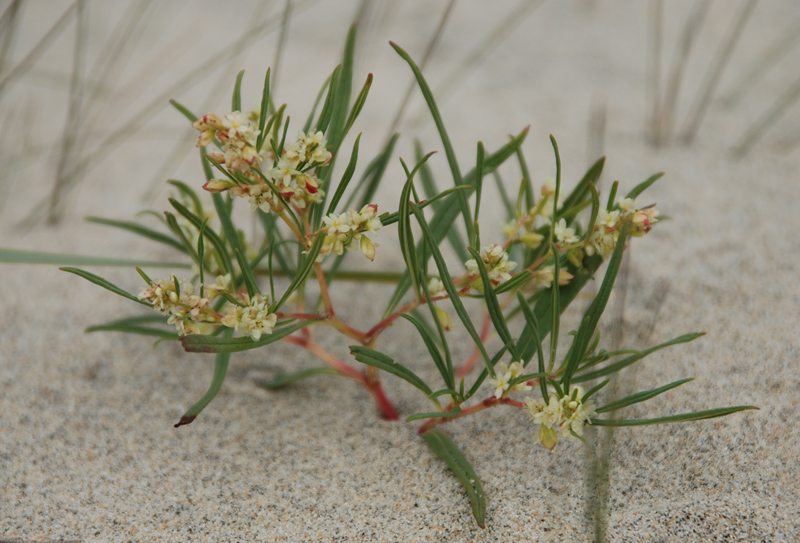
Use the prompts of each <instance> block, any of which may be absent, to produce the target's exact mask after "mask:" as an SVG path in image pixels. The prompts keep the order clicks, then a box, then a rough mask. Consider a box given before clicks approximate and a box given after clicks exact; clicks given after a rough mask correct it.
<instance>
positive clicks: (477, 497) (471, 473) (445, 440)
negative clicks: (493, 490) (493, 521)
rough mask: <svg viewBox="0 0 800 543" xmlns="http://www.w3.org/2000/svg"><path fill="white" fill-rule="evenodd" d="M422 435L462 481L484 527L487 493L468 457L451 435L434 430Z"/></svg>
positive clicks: (476, 514) (481, 525)
mask: <svg viewBox="0 0 800 543" xmlns="http://www.w3.org/2000/svg"><path fill="white" fill-rule="evenodd" d="M422 437H423V438H425V442H426V443H427V444H428V446H429V447H430V448H431V449H432V450H433V452H434V453H436V455H437V456H438V457H439V458H441V459H442V460H444V461H445V463H446V464H447V466H448V467H449V468H450V469H451V470H452V472H453V473H454V474H455V476H456V477H457V478H458V480H459V481H461V484H462V486H463V487H464V490H466V491H467V496H469V501H470V503H471V504H472V514H473V516H474V517H475V520H476V521H477V522H478V526H480V527H481V528H484V527H485V524H486V522H485V520H484V518H485V516H486V495H485V494H484V493H483V486H481V481H480V479H479V478H478V474H477V473H475V470H474V469H472V465H471V464H470V463H469V461H468V460H467V457H466V456H464V453H462V452H461V450H460V449H459V448H458V446H457V445H456V444H455V443H453V442H452V441H451V440H450V438H449V437H447V436H446V435H444V434H443V433H441V432H437V431H435V430H432V431H430V432H425V433H424V434H422Z"/></svg>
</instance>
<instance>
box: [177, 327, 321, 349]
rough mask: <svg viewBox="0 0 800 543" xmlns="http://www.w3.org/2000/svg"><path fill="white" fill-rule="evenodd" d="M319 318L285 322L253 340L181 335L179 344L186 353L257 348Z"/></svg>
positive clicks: (247, 338) (278, 339)
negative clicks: (269, 332)
mask: <svg viewBox="0 0 800 543" xmlns="http://www.w3.org/2000/svg"><path fill="white" fill-rule="evenodd" d="M317 320H319V319H308V320H304V321H300V322H296V323H294V324H287V325H285V326H281V327H279V328H275V329H274V330H273V331H272V333H271V334H269V335H263V336H261V339H259V340H258V341H254V340H252V339H251V338H249V337H236V338H230V337H227V338H226V337H213V336H206V335H192V336H183V337H182V338H181V344H182V345H183V350H184V351H186V352H187V353H237V352H240V351H249V350H251V349H258V348H259V347H263V346H264V345H269V344H270V343H275V342H276V341H280V340H282V339H283V338H285V337H286V336H288V335H289V334H293V333H294V332H297V331H298V330H300V329H301V328H303V327H305V326H308V325H309V324H314V322H315V321H317Z"/></svg>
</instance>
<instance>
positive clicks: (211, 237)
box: [168, 195, 233, 274]
mask: <svg viewBox="0 0 800 543" xmlns="http://www.w3.org/2000/svg"><path fill="white" fill-rule="evenodd" d="M217 196H219V195H217ZM168 201H169V203H170V204H171V205H172V207H173V208H175V211H177V212H178V213H180V214H181V215H182V216H183V217H184V218H185V219H187V220H188V221H189V222H190V223H191V224H192V226H194V227H195V228H197V231H198V232H199V231H200V230H201V229H202V230H203V234H204V235H205V237H206V238H207V239H208V241H210V242H211V245H213V246H214V249H215V250H216V252H217V255H218V256H219V257H220V267H221V268H223V274H226V273H230V272H231V271H232V270H233V264H232V263H231V257H230V254H229V253H228V250H227V249H226V247H225V243H224V242H223V241H222V238H220V237H219V235H218V234H217V233H216V232H214V230H213V229H211V228H203V220H202V219H200V217H198V216H197V215H195V214H194V213H192V212H191V211H189V209H187V208H186V206H184V205H183V204H182V203H180V202H179V201H177V200H176V199H174V198H168Z"/></svg>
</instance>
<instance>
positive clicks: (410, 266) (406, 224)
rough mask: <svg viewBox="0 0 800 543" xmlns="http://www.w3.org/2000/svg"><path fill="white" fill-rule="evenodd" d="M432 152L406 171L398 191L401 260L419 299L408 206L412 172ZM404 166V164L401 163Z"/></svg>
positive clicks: (398, 230)
mask: <svg viewBox="0 0 800 543" xmlns="http://www.w3.org/2000/svg"><path fill="white" fill-rule="evenodd" d="M432 154H433V153H428V154H427V155H425V156H424V157H423V158H422V160H421V161H420V162H418V163H417V165H416V166H415V167H414V170H413V171H412V172H410V173H409V172H408V171H406V174H407V179H406V184H405V185H404V186H403V190H402V192H401V193H400V203H399V205H398V206H397V209H398V211H397V213H398V224H397V234H398V236H399V238H400V252H401V253H402V255H403V260H404V261H405V263H406V269H407V270H408V272H409V274H410V275H409V277H410V278H411V285H412V287H413V293H414V299H415V300H417V302H419V301H420V288H421V287H422V288H424V285H422V286H421V285H420V284H419V283H420V278H419V264H418V263H417V246H416V243H415V242H414V235H413V233H412V232H411V212H410V211H409V206H410V205H411V191H412V190H413V189H414V174H416V173H417V170H419V168H420V167H421V166H422V165H423V164H424V163H425V162H426V161H427V160H428V159H429V158H430V157H431V155H432ZM403 167H404V168H405V164H404V165H403Z"/></svg>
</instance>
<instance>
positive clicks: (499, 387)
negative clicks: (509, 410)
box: [488, 361, 531, 400]
mask: <svg viewBox="0 0 800 543" xmlns="http://www.w3.org/2000/svg"><path fill="white" fill-rule="evenodd" d="M524 369H525V368H523V367H522V362H519V361H517V362H512V363H511V365H509V366H506V365H505V364H499V366H498V368H497V371H495V376H494V377H489V379H488V382H489V386H491V387H492V388H493V389H494V397H495V398H497V399H498V400H499V399H500V398H502V397H503V396H505V395H506V394H507V393H508V392H510V391H511V390H528V389H530V388H531V387H530V385H529V384H528V382H527V381H522V382H520V383H517V384H515V385H514V386H513V387H512V386H511V381H513V380H514V379H516V378H517V377H519V376H520V375H523V373H524ZM509 387H510V390H509Z"/></svg>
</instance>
